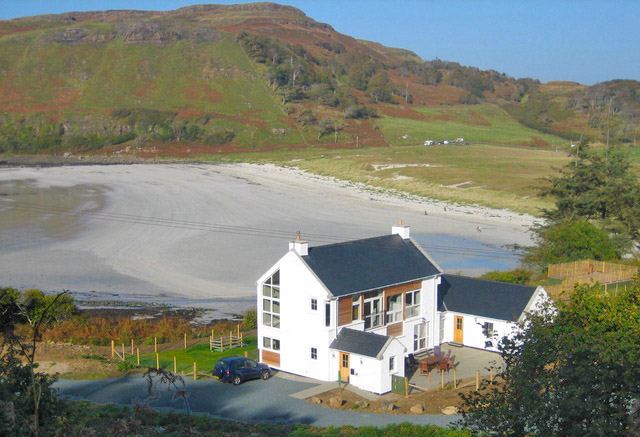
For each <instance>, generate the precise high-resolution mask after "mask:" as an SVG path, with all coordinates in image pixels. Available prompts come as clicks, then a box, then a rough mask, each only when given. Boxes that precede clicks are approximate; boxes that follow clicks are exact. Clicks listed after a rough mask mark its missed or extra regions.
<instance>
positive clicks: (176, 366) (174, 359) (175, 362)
mask: <svg viewBox="0 0 640 437" xmlns="http://www.w3.org/2000/svg"><path fill="white" fill-rule="evenodd" d="M173 373H178V362H177V361H176V356H175V355H174V356H173Z"/></svg>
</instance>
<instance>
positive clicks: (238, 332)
mask: <svg viewBox="0 0 640 437" xmlns="http://www.w3.org/2000/svg"><path fill="white" fill-rule="evenodd" d="M238 337H240V324H239V323H238Z"/></svg>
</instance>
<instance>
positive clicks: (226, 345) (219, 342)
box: [209, 325, 244, 352]
mask: <svg viewBox="0 0 640 437" xmlns="http://www.w3.org/2000/svg"><path fill="white" fill-rule="evenodd" d="M243 344H244V339H243V338H242V333H241V332H240V325H238V330H237V333H236V335H233V331H229V335H228V336H225V335H220V337H216V336H215V332H214V330H213V329H212V330H211V337H209V350H210V351H214V350H216V351H220V352H223V351H225V350H227V349H234V348H237V347H242V345H243Z"/></svg>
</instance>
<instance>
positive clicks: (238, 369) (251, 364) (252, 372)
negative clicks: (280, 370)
mask: <svg viewBox="0 0 640 437" xmlns="http://www.w3.org/2000/svg"><path fill="white" fill-rule="evenodd" d="M211 373H212V374H213V377H214V378H216V379H219V380H220V381H222V382H230V383H232V384H233V385H239V384H240V383H242V382H243V381H247V380H249V379H258V378H262V379H264V380H267V379H269V378H270V377H271V369H270V368H269V366H267V365H266V364H261V363H256V362H255V361H254V360H252V359H250V358H243V357H226V358H221V359H219V360H218V362H217V363H216V365H215V366H214V368H213V371H212V372H211Z"/></svg>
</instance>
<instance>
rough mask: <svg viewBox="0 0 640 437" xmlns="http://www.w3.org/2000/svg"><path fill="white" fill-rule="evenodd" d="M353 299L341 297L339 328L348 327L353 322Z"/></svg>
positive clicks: (339, 303)
mask: <svg viewBox="0 0 640 437" xmlns="http://www.w3.org/2000/svg"><path fill="white" fill-rule="evenodd" d="M352 306H353V298H352V297H351V296H347V297H341V298H340V299H339V300H338V326H343V325H348V324H349V323H351V322H352V320H351V307H352Z"/></svg>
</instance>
